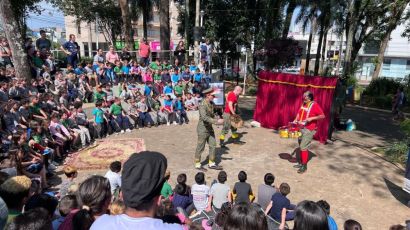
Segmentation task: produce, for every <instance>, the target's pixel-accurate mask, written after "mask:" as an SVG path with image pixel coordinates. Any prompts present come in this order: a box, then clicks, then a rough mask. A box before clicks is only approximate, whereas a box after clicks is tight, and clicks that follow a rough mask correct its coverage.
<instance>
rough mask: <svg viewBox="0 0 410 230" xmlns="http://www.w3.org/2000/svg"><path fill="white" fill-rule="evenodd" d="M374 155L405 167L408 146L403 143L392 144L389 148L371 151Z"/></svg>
mask: <svg viewBox="0 0 410 230" xmlns="http://www.w3.org/2000/svg"><path fill="white" fill-rule="evenodd" d="M373 151H375V152H376V153H380V154H382V155H383V156H384V157H385V158H386V159H387V160H388V161H391V162H393V163H397V164H400V165H402V166H403V167H404V166H405V165H406V161H407V151H408V146H407V143H406V142H404V141H399V142H394V143H393V144H392V145H390V146H389V147H385V148H376V149H373Z"/></svg>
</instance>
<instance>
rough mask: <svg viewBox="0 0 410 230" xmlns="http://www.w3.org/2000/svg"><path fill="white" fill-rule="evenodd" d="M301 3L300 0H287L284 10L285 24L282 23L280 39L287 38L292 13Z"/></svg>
mask: <svg viewBox="0 0 410 230" xmlns="http://www.w3.org/2000/svg"><path fill="white" fill-rule="evenodd" d="M300 3H301V0H288V4H287V8H286V18H285V22H284V23H283V30H282V39H286V38H287V37H288V33H289V28H290V23H291V22H292V17H293V13H294V11H295V9H296V7H297V6H298V5H299V4H300Z"/></svg>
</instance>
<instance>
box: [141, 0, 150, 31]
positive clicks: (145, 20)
mask: <svg viewBox="0 0 410 230" xmlns="http://www.w3.org/2000/svg"><path fill="white" fill-rule="evenodd" d="M147 1H148V0H143V1H142V4H143V6H142V28H143V36H144V38H147V37H148V24H147V23H148V14H149V9H148V4H147Z"/></svg>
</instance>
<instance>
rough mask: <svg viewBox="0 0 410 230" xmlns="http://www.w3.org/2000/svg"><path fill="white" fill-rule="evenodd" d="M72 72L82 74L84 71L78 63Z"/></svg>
mask: <svg viewBox="0 0 410 230" xmlns="http://www.w3.org/2000/svg"><path fill="white" fill-rule="evenodd" d="M74 73H75V74H76V75H81V74H84V73H85V71H84V68H83V66H82V64H80V65H78V66H77V68H75V69H74Z"/></svg>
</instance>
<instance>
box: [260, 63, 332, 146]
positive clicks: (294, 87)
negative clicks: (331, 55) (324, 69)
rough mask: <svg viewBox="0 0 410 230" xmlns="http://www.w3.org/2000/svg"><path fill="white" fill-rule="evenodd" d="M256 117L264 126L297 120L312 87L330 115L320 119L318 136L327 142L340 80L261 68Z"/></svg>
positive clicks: (273, 125)
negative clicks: (303, 97) (334, 95)
mask: <svg viewBox="0 0 410 230" xmlns="http://www.w3.org/2000/svg"><path fill="white" fill-rule="evenodd" d="M258 77H259V86H258V93H257V98H256V107H255V112H254V120H255V121H258V122H259V123H261V125H262V127H265V128H271V129H278V128H279V127H281V126H285V125H287V124H288V123H289V122H291V121H293V120H294V119H295V117H296V114H297V112H298V110H299V108H300V106H301V104H302V95H303V93H304V92H305V91H307V90H309V91H311V92H312V93H313V95H314V101H316V102H317V103H318V104H319V105H320V107H321V108H322V110H323V112H324V114H325V116H326V118H325V119H323V120H320V121H319V122H318V130H317V133H316V135H315V139H316V140H319V141H320V142H321V143H325V142H326V140H327V136H328V129H329V122H330V109H331V106H332V101H333V94H334V92H335V87H336V84H337V80H338V79H337V78H336V77H312V76H303V75H295V74H285V73H272V72H270V71H261V72H259V75H258Z"/></svg>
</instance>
